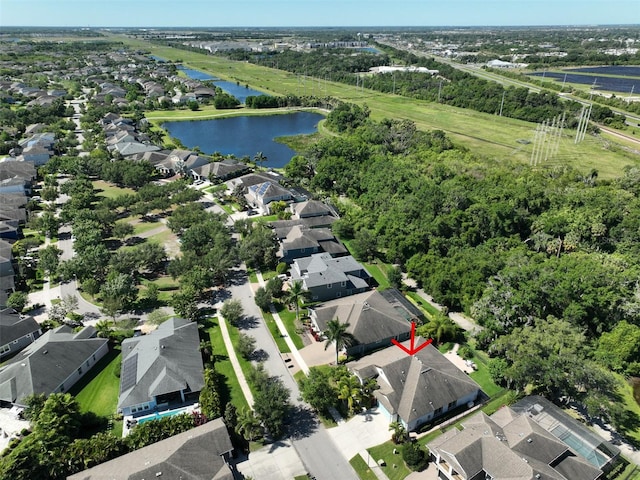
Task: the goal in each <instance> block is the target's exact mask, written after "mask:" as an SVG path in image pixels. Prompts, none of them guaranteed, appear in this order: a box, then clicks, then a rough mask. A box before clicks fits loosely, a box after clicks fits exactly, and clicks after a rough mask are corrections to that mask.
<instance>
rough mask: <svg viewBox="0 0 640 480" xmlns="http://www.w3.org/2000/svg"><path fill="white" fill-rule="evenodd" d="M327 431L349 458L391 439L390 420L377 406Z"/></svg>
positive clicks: (343, 453)
mask: <svg viewBox="0 0 640 480" xmlns="http://www.w3.org/2000/svg"><path fill="white" fill-rule="evenodd" d="M327 432H328V433H329V436H330V437H331V438H333V441H334V442H335V443H336V446H337V447H338V449H339V450H340V452H341V453H342V455H343V456H344V457H345V458H348V459H351V458H353V457H354V456H355V455H356V454H357V453H359V452H361V451H363V450H366V449H367V448H370V447H374V446H376V445H380V444H381V443H384V442H386V441H387V440H390V439H391V432H390V431H389V420H388V419H387V418H386V417H385V416H384V415H383V414H382V413H380V412H379V411H378V409H375V408H374V409H371V410H367V411H366V412H364V413H361V414H359V415H356V416H354V417H353V418H351V419H350V420H349V421H348V422H344V423H342V424H341V425H338V426H337V427H334V428H330V429H328V430H327ZM365 460H366V459H365Z"/></svg>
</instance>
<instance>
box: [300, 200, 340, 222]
mask: <svg viewBox="0 0 640 480" xmlns="http://www.w3.org/2000/svg"><path fill="white" fill-rule="evenodd" d="M291 213H292V214H293V215H292V218H311V217H322V216H327V215H333V211H332V210H331V208H329V206H327V204H325V203H323V202H320V201H318V200H307V201H306V202H299V203H292V204H291Z"/></svg>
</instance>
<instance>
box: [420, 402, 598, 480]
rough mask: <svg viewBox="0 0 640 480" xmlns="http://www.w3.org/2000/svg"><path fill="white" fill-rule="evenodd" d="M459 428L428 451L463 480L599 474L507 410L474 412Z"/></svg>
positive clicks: (589, 479) (551, 479)
mask: <svg viewBox="0 0 640 480" xmlns="http://www.w3.org/2000/svg"><path fill="white" fill-rule="evenodd" d="M462 427H463V430H461V431H459V430H455V429H454V430H451V431H449V432H447V433H446V434H445V435H442V436H441V437H439V438H436V439H435V440H433V441H431V442H430V443H429V444H427V447H428V448H429V450H431V452H432V453H434V454H436V453H437V454H440V456H441V457H442V458H443V459H444V460H445V461H446V462H447V463H449V464H450V465H452V466H453V467H454V469H455V470H456V471H457V472H458V473H459V474H461V475H462V478H464V479H470V478H473V477H474V476H475V475H477V474H479V473H480V472H484V473H485V474H487V475H490V476H491V478H493V479H494V480H513V479H522V480H533V479H546V480H594V479H596V478H598V477H599V476H600V475H601V473H602V472H601V471H600V470H598V469H596V468H595V467H593V466H592V465H590V464H589V463H587V462H586V461H584V460H582V459H580V458H578V457H576V456H575V454H574V453H573V452H572V451H571V450H570V449H569V448H568V446H567V445H564V444H563V443H562V442H560V441H558V439H556V438H554V437H553V435H551V434H549V433H548V432H546V431H545V430H544V429H543V428H542V427H540V426H539V425H537V424H536V423H535V422H534V421H532V420H531V419H530V418H529V417H528V416H526V415H521V414H518V413H516V412H514V411H513V410H511V409H510V408H508V407H505V408H503V409H501V410H499V411H498V412H496V413H495V414H494V415H492V416H491V417H488V416H487V415H486V414H484V413H483V412H479V413H477V414H476V415H474V416H472V417H471V418H469V419H467V420H466V421H464V422H463V423H462ZM538 475H539V476H538ZM483 478H484V477H483Z"/></svg>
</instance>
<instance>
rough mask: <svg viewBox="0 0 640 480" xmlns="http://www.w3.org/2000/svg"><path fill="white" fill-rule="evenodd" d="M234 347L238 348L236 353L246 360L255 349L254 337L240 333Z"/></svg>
mask: <svg viewBox="0 0 640 480" xmlns="http://www.w3.org/2000/svg"><path fill="white" fill-rule="evenodd" d="M236 348H237V349H238V353H239V354H240V355H242V356H243V357H244V358H246V359H247V360H248V359H249V358H251V355H253V352H254V351H255V349H256V339H255V338H253V337H252V336H250V335H245V334H244V333H241V334H240V335H239V336H238V343H237V345H236Z"/></svg>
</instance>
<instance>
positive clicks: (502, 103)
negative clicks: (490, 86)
mask: <svg viewBox="0 0 640 480" xmlns="http://www.w3.org/2000/svg"><path fill="white" fill-rule="evenodd" d="M506 93H507V91H506V90H503V91H502V101H501V102H500V116H502V107H503V106H504V96H505V94H506Z"/></svg>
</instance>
